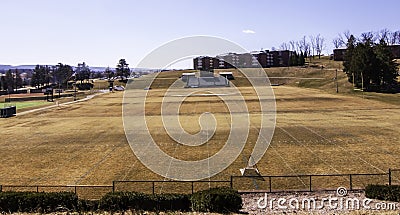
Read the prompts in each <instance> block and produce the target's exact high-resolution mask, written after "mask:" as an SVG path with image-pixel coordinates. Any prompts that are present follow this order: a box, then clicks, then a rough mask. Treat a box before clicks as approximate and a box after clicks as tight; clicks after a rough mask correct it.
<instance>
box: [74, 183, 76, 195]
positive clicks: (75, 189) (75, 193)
mask: <svg viewBox="0 0 400 215" xmlns="http://www.w3.org/2000/svg"><path fill="white" fill-rule="evenodd" d="M74 191H75V194H76V185H75V186H74Z"/></svg>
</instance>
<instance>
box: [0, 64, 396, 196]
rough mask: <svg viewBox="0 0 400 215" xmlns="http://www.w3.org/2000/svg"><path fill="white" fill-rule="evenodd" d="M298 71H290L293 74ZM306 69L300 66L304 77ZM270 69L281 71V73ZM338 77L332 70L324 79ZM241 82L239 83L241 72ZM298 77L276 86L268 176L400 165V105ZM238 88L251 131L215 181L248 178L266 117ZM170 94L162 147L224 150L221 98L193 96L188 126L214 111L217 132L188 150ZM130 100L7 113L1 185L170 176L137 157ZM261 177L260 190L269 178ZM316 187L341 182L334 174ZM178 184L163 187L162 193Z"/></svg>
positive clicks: (156, 93)
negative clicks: (128, 120) (125, 115)
mask: <svg viewBox="0 0 400 215" xmlns="http://www.w3.org/2000/svg"><path fill="white" fill-rule="evenodd" d="M284 69H285V68H283V69H282V70H284ZM267 72H268V71H267ZM290 72H291V71H290V70H288V72H287V75H293V74H291V73H290ZM301 72H302V69H300V68H299V69H298V73H301ZM312 72H313V71H311V73H312ZM314 72H316V71H314ZM269 73H271V74H272V75H273V73H274V70H272V69H271V71H269ZM278 73H279V74H280V75H281V73H282V72H276V74H277V75H278ZM171 74H172V73H165V74H162V75H163V76H162V77H163V78H164V79H159V80H158V82H157V83H158V86H161V85H162V84H163V83H166V82H169V80H174V79H173V77H176V76H177V75H176V74H175V75H171ZM271 74H269V75H270V76H271ZM331 74H332V73H331V71H327V72H326V75H325V76H328V75H331ZM299 75H300V74H295V75H294V76H296V77H298V76H299ZM308 75H309V77H315V75H312V74H308V73H307V74H303V76H302V77H304V76H306V77H308ZM164 76H165V77H164ZM168 76H170V77H168ZM325 76H324V77H325ZM160 80H163V81H160ZM236 81H239V82H237V83H239V84H240V78H239V79H237V80H236ZM298 81H299V82H301V81H303V80H297V81H296V80H295V81H289V82H288V83H287V84H286V85H282V86H277V87H274V92H275V96H276V101H277V127H276V130H275V134H274V136H273V141H272V143H271V145H270V147H269V149H268V151H267V153H266V154H265V156H264V157H263V159H262V160H261V161H260V162H259V163H258V164H257V167H258V169H259V170H260V172H261V174H263V175H293V174H336V173H383V172H387V170H388V168H400V163H399V159H400V147H399V146H398V144H399V143H400V108H399V105H396V104H393V103H390V102H389V103H388V102H384V101H379V100H376V99H369V98H368V97H366V96H365V95H364V98H363V97H361V96H354V95H351V94H348V93H341V94H334V93H332V92H331V91H330V89H328V87H327V88H326V89H323V90H320V89H309V88H303V87H298V86H296V85H299V83H296V82H298ZM330 84H331V83H329V84H326V85H324V86H328V85H329V86H330ZM160 88H163V87H160ZM240 90H241V91H242V93H243V94H244V95H245V98H246V101H247V105H248V107H249V112H250V116H251V125H252V129H251V131H250V135H249V138H248V141H247V144H246V147H245V149H244V151H243V152H242V154H241V155H240V156H239V157H238V159H237V160H236V161H235V162H234V163H233V164H232V165H231V166H230V167H228V168H227V169H226V170H224V171H223V172H222V173H220V174H218V175H216V176H215V177H213V178H211V180H229V179H230V178H229V177H230V176H231V175H237V176H238V175H240V172H239V168H243V167H245V166H246V162H247V159H248V156H249V155H250V153H251V150H252V146H254V143H255V141H256V138H257V135H258V129H259V127H260V122H259V120H260V119H259V118H260V117H259V106H258V103H257V100H256V97H255V96H254V92H253V90H252V89H251V88H250V87H246V86H244V87H241V88H240ZM164 91H165V89H152V90H150V91H149V93H150V96H151V97H150V99H149V101H148V103H147V104H146V105H147V107H146V111H147V115H148V117H147V119H148V120H149V122H150V123H148V124H149V125H150V127H149V129H150V132H151V134H152V136H153V138H154V139H155V141H156V142H157V143H158V144H159V146H160V148H162V149H163V150H164V151H165V152H166V153H168V154H170V155H172V156H175V157H177V158H180V159H184V160H198V159H202V158H206V157H208V156H210V155H212V154H213V153H215V152H216V151H218V150H219V149H220V148H221V147H222V145H223V143H224V141H225V140H226V137H227V135H228V132H229V120H228V118H227V113H226V112H227V111H226V107H225V106H224V104H223V103H222V102H221V101H220V100H219V98H218V97H207V98H204V97H190V98H189V99H187V101H185V102H184V103H183V105H182V106H181V108H180V111H181V113H180V114H181V116H182V117H181V122H182V124H183V127H184V128H185V129H186V130H187V131H188V132H189V133H195V132H197V131H198V129H199V125H198V123H197V119H198V116H199V115H200V114H201V113H204V112H212V113H214V114H215V116H216V118H217V122H218V127H217V131H216V135H214V136H213V138H212V139H211V141H210V142H208V143H207V144H204V145H202V146H199V147H195V148H190V150H188V148H187V147H185V146H182V145H180V144H177V143H175V142H173V141H172V140H171V139H170V138H169V137H168V136H167V134H166V132H165V130H164V129H163V128H162V127H161V125H162V124H161V119H160V116H159V107H160V105H161V103H160V102H161V99H162V95H163V92H164ZM393 96H394V98H399V96H398V95H393ZM395 96H397V97H395ZM122 98H123V93H122V92H116V93H109V94H104V95H101V96H99V97H95V98H93V99H91V100H89V101H86V102H82V103H77V104H73V105H68V106H61V107H60V108H55V109H50V110H45V111H41V112H36V113H32V114H27V115H24V116H17V117H13V118H7V119H1V120H0V131H1V141H0V161H1V162H0V169H1V171H0V184H3V185H7V184H14V185H15V184H17V185H37V184H39V185H40V184H42V185H71V184H72V185H75V184H76V185H110V184H111V183H112V181H113V180H163V178H161V177H160V176H158V175H156V174H155V173H153V172H151V171H150V170H148V169H147V168H146V167H145V166H144V165H143V164H142V163H141V162H140V161H139V160H138V159H137V158H136V157H135V156H134V154H133V152H132V150H131V148H130V146H129V144H128V142H127V140H126V138H125V134H124V129H123V124H122V118H121V117H122V111H121V110H122V107H121V106H122V104H121V103H122ZM394 177H395V181H394V182H397V183H399V179H400V174H398V175H394ZM338 180H339V179H338ZM340 180H342V179H340ZM340 180H339V181H340ZM377 180H378V179H377ZM355 181H356V182H357V179H355ZM356 182H355V183H356ZM256 183H257V186H258V187H259V188H260V189H262V188H265V187H266V183H267V182H266V181H264V182H263V181H258V182H256ZM275 183H276V184H274V186H277V187H278V186H282V185H285V184H286V185H289V184H290V186H291V188H295V189H297V188H302V186H305V185H306V183H305V179H301V178H294V179H288V180H286V181H285V180H281V181H278V182H275ZM315 183H316V184H317V185H318V183H321V184H323V183H332V186H335V184H334V180H332V179H330V178H326V179H321V181H320V182H315ZM360 183H361V182H360ZM225 185H227V184H225ZM132 186H134V187H135V189H136V190H138V189H139V190H140V189H142V190H143V191H144V190H147V191H148V190H149V189H151V184H143V183H142V184H135V183H132ZM177 186H178V185H176V184H173V185H172V184H168V183H160V184H158V185H157V186H156V192H165V191H170V190H172V188H176V187H177ZM179 186H181V187H180V188H179V187H178V189H181V190H183V189H190V184H182V185H179ZM204 186H214V185H211V184H205V185H204ZM254 186H255V184H254V181H251V180H250V181H247V182H243V186H242V187H238V189H254V188H255V187H254ZM360 186H361V185H360ZM196 189H200V187H198V188H196Z"/></svg>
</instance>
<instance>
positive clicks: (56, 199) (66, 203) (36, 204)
mask: <svg viewBox="0 0 400 215" xmlns="http://www.w3.org/2000/svg"><path fill="white" fill-rule="evenodd" d="M77 204H78V197H77V196H76V195H75V194H74V193H69V192H60V193H35V192H0V212H9V213H12V212H40V213H46V212H56V211H74V210H76V209H77V208H76V206H77Z"/></svg>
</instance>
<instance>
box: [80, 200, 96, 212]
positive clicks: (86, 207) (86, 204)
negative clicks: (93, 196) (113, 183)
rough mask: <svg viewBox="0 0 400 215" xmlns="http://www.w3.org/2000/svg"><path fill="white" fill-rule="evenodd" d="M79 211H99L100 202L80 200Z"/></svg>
mask: <svg viewBox="0 0 400 215" xmlns="http://www.w3.org/2000/svg"><path fill="white" fill-rule="evenodd" d="M78 209H79V211H80V212H90V211H97V210H98V209H99V200H88V199H79V201H78Z"/></svg>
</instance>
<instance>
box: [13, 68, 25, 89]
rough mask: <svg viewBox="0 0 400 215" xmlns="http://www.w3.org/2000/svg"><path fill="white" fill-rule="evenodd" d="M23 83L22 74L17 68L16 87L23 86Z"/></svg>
mask: <svg viewBox="0 0 400 215" xmlns="http://www.w3.org/2000/svg"><path fill="white" fill-rule="evenodd" d="M22 84H23V81H22V78H21V74H20V73H19V71H18V69H15V88H21V87H22Z"/></svg>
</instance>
